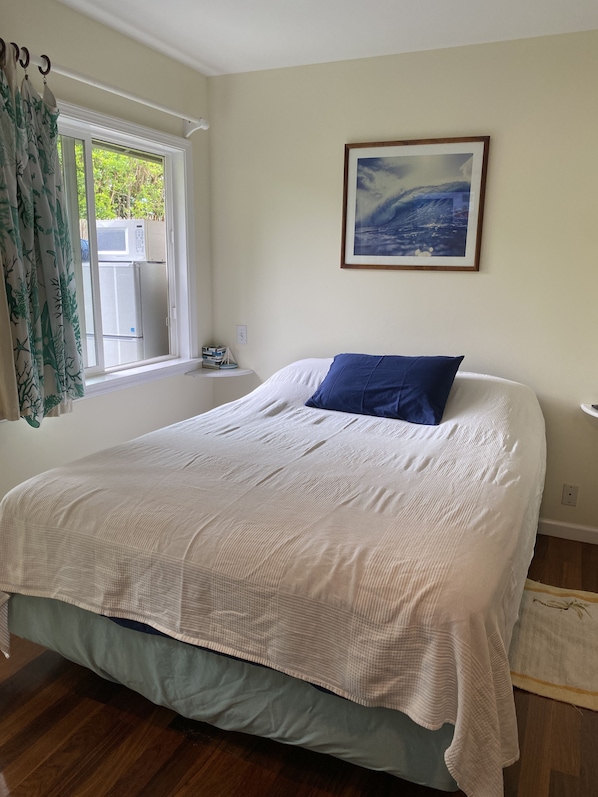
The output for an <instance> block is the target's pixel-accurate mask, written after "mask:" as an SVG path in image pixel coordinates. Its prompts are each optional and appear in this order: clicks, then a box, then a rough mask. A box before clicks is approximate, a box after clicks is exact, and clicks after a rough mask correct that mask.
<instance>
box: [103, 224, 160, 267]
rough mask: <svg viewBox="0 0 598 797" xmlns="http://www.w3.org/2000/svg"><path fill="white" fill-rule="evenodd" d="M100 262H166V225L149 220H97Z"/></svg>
mask: <svg viewBox="0 0 598 797" xmlns="http://www.w3.org/2000/svg"><path fill="white" fill-rule="evenodd" d="M96 233H97V242H98V260H100V261H117V262H120V263H122V262H132V261H147V262H164V261H165V260H166V222H164V221H150V220H148V219H96Z"/></svg>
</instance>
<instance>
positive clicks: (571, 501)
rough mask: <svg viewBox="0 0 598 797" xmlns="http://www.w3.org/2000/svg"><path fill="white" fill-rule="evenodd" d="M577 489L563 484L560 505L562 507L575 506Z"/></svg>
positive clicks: (575, 486)
mask: <svg viewBox="0 0 598 797" xmlns="http://www.w3.org/2000/svg"><path fill="white" fill-rule="evenodd" d="M578 492H579V487H578V486H577V485H575V484H563V495H562V498H561V504H564V506H577V494H578Z"/></svg>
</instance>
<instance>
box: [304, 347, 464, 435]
mask: <svg viewBox="0 0 598 797" xmlns="http://www.w3.org/2000/svg"><path fill="white" fill-rule="evenodd" d="M462 360H463V357H402V356H400V355H386V356H380V357H377V356H375V355H372V354H337V356H336V357H335V358H334V360H333V361H332V365H331V366H330V370H329V371H328V373H327V375H326V377H325V378H324V381H323V382H322V384H321V385H320V387H319V388H318V389H317V390H316V392H315V393H314V394H313V395H312V396H311V398H309V399H308V400H307V401H306V402H305V404H306V406H307V407H316V408H317V409H321V410H338V411H339V412H353V413H358V414H360V415H377V416H379V417H381V418H396V419H398V420H402V421H409V422H410V423H423V424H428V425H430V426H435V425H437V424H439V423H440V421H441V420H442V414H443V412H444V407H445V405H446V402H447V399H448V395H449V392H450V389H451V387H452V384H453V381H454V379H455V375H456V373H457V370H458V369H459V365H460V364H461V361H462Z"/></svg>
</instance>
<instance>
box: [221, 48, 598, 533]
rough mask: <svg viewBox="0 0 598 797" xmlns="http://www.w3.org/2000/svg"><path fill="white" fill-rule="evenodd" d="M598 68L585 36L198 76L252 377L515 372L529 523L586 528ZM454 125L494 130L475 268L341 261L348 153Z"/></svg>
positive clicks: (592, 467)
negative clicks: (533, 397) (429, 366)
mask: <svg viewBox="0 0 598 797" xmlns="http://www.w3.org/2000/svg"><path fill="white" fill-rule="evenodd" d="M597 78H598V32H592V33H587V34H576V35H567V36H559V37H550V38H543V39H535V40H527V41H517V42H512V43H500V44H491V45H484V46H479V47H467V48H455V49H450V50H443V51H433V52H424V53H411V54H407V55H401V56H392V57H384V58H373V59H367V60H361V61H353V62H345V63H340V64H326V65H319V66H313V67H301V68H292V69H282V70H273V71H264V72H256V73H251V74H245V75H234V76H222V77H217V78H210V79H209V83H208V90H209V112H210V121H211V125H212V127H211V131H210V134H211V170H212V171H211V174H212V194H211V197H212V203H211V204H212V219H213V239H212V240H213V277H214V291H215V303H214V313H215V332H216V338H217V339H218V340H222V341H226V342H231V341H234V336H235V325H236V324H247V327H248V343H247V345H246V346H244V347H236V348H235V347H234V348H235V353H236V354H237V356H238V357H239V358H240V360H241V363H242V364H243V365H244V366H246V367H251V368H254V369H255V370H256V372H257V373H258V375H259V376H260V377H261V378H265V377H267V376H269V375H270V374H271V373H272V372H273V371H274V370H275V369H277V368H278V367H280V366H282V365H284V364H286V363H287V362H290V361H291V360H293V359H296V358H300V357H304V356H329V355H333V354H335V353H336V352H339V351H350V350H353V351H364V352H385V353H400V354H417V353H421V354H465V361H464V363H463V366H462V368H463V369H464V370H471V371H481V372H487V373H491V374H496V375H499V376H503V377H506V378H510V379H515V380H518V381H522V382H526V383H528V384H529V385H531V386H532V387H533V388H534V389H535V390H536V392H537V393H538V396H539V398H540V401H541V404H542V408H543V410H544V413H545V417H546V421H547V434H548V452H549V459H548V475H547V482H546V490H545V498H544V503H543V507H542V515H543V517H545V518H549V519H552V520H554V521H557V522H561V523H573V524H580V525H583V526H590V527H597V528H598V490H597V489H596V484H597V480H598V421H597V420H595V419H592V418H590V417H588V416H586V415H584V414H583V413H582V412H581V410H580V408H579V405H580V403H581V402H596V401H598V368H597V352H598V338H597V336H596V317H597V313H596V307H595V305H596V302H597V300H598V254H597V248H596V228H597V223H598V200H597V196H598V195H597V192H596V186H597V185H598V157H597V156H596V142H598V103H597V102H596V81H597ZM462 135H490V136H491V143H490V162H489V172H488V185H487V194H486V211H485V221H484V232H483V245H482V260H481V271H480V272H479V273H453V272H447V273H430V272H423V273H416V272H409V271H348V270H341V269H340V267H339V262H340V236H341V212H342V207H341V205H342V190H343V184H342V182H343V152H344V144H345V143H346V142H360V141H392V140H401V139H412V138H434V137H446V136H462ZM563 482H568V483H572V484H576V485H579V488H580V489H579V503H578V507H577V508H575V509H572V508H568V507H563V506H561V504H560V498H561V488H562V484H563Z"/></svg>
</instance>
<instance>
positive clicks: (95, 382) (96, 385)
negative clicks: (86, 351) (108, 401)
mask: <svg viewBox="0 0 598 797" xmlns="http://www.w3.org/2000/svg"><path fill="white" fill-rule="evenodd" d="M198 364H199V365H200V366H201V358H200V359H190V358H186V359H177V360H167V361H165V362H159V363H152V364H151V365H142V366H139V367H138V368H126V369H124V370H122V371H112V372H110V373H106V374H99V375H98V376H89V377H87V379H86V380H85V397H84V398H89V397H91V396H100V395H102V394H103V393H111V392H112V391H114V390H122V389H123V388H127V387H135V386H136V385H143V384H146V383H147V382H155V381H156V380H157V379H164V378H166V377H168V376H177V375H178V374H185V373H187V372H188V371H189V370H190V369H192V368H194V367H196V366H197V365H198Z"/></svg>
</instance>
